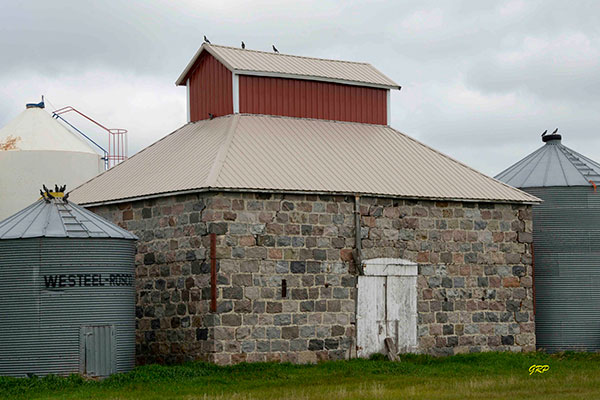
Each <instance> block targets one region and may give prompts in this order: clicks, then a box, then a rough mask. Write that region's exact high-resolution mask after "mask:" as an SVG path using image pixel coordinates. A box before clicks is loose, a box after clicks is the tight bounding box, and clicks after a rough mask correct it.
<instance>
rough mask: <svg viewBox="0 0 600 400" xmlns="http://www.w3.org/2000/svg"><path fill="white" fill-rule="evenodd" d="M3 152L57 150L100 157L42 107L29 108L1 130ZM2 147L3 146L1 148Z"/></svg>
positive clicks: (0, 142) (0, 137) (0, 140)
mask: <svg viewBox="0 0 600 400" xmlns="http://www.w3.org/2000/svg"><path fill="white" fill-rule="evenodd" d="M3 144H4V147H5V148H4V150H9V151H10V150H54V151H75V152H82V153H92V154H97V153H96V151H95V150H94V149H93V148H92V147H91V146H90V145H89V144H88V143H87V142H86V141H85V140H84V139H83V138H82V137H81V136H79V135H78V134H76V133H74V132H71V131H70V130H69V129H67V128H66V127H65V126H64V125H62V124H61V123H60V122H58V121H57V120H55V119H54V118H52V116H50V114H49V113H48V112H46V111H45V110H44V109H42V108H40V107H31V108H27V109H26V110H24V111H23V112H21V114H19V115H17V116H16V117H15V118H14V119H13V120H11V121H10V122H9V123H8V124H6V125H5V126H4V127H3V128H2V129H0V145H3ZM1 148H2V147H1V146H0V149H1Z"/></svg>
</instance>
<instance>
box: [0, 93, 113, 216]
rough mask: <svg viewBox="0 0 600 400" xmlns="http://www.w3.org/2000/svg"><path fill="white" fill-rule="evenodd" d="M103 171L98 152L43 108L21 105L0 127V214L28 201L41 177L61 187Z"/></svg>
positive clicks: (40, 105) (42, 180)
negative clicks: (19, 109) (21, 108)
mask: <svg viewBox="0 0 600 400" xmlns="http://www.w3.org/2000/svg"><path fill="white" fill-rule="evenodd" d="M103 171H104V161H103V160H102V157H101V156H100V155H99V154H98V153H97V152H96V151H95V150H94V149H93V148H92V147H91V145H90V144H88V142H86V140H85V139H84V138H83V137H81V136H80V135H78V134H77V133H74V132H71V131H70V130H68V129H67V128H65V127H64V126H63V125H61V123H59V122H58V121H56V120H55V119H54V118H52V116H51V115H50V114H49V113H48V112H46V111H45V110H44V103H43V102H42V103H39V104H28V105H27V108H26V109H25V111H23V112H22V113H21V114H19V115H18V116H17V117H16V118H15V119H13V120H12V121H10V122H9V123H8V124H7V125H6V126H5V127H3V128H2V129H0V220H2V219H4V218H6V217H8V216H9V215H12V214H14V213H15V212H17V211H19V210H20V209H22V208H23V207H25V206H26V205H27V204H31V203H32V202H34V201H35V200H37V198H38V197H39V196H37V197H36V193H37V192H38V190H39V188H40V187H41V186H42V184H44V183H50V182H60V183H61V184H66V185H67V188H71V189H73V188H75V187H76V186H78V185H80V184H82V183H83V182H86V181H87V180H89V179H91V178H93V177H94V176H96V175H98V174H99V173H100V172H103Z"/></svg>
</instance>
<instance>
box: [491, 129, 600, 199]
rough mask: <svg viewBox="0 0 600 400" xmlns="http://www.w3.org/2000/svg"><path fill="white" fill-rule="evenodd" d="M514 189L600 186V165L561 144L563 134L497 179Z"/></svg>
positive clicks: (550, 138) (548, 140)
mask: <svg viewBox="0 0 600 400" xmlns="http://www.w3.org/2000/svg"><path fill="white" fill-rule="evenodd" d="M495 178H496V179H498V180H500V181H502V182H505V183H507V184H509V185H511V186H514V187H519V188H526V187H547V186H591V183H590V181H592V182H594V183H595V184H600V164H598V163H597V162H595V161H593V160H590V159H589V158H587V157H585V156H583V155H581V154H579V153H577V152H576V151H574V150H571V149H570V148H568V147H567V146H565V145H563V144H562V143H561V136H560V135H551V136H549V137H547V138H546V144H545V145H544V146H542V147H540V148H539V149H537V150H536V151H534V152H533V153H531V154H529V155H528V156H527V157H525V158H523V159H522V160H521V161H519V162H517V163H516V164H514V165H513V166H511V167H509V168H507V169H505V170H504V171H502V172H501V173H499V174H498V175H496V177H495Z"/></svg>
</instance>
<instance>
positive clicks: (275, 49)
mask: <svg viewBox="0 0 600 400" xmlns="http://www.w3.org/2000/svg"><path fill="white" fill-rule="evenodd" d="M273 51H274V52H275V53H279V50H277V47H275V45H273Z"/></svg>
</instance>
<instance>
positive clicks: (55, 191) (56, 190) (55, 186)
mask: <svg viewBox="0 0 600 400" xmlns="http://www.w3.org/2000/svg"><path fill="white" fill-rule="evenodd" d="M58 192H60V190H59V189H58V185H57V184H56V183H55V184H54V193H58Z"/></svg>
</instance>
